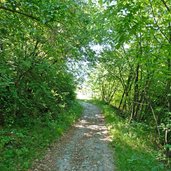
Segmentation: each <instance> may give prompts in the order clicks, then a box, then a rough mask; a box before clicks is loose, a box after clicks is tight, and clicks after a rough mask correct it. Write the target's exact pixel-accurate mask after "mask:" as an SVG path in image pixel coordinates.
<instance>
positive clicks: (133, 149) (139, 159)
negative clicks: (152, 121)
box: [98, 103, 169, 171]
mask: <svg viewBox="0 0 171 171" xmlns="http://www.w3.org/2000/svg"><path fill="white" fill-rule="evenodd" d="M98 104H99V105H100V107H101V108H102V110H103V113H104V116H105V118H106V124H107V127H108V129H109V131H110V135H111V136H112V142H111V148H112V149H113V150H114V154H115V160H116V167H117V169H118V170H121V171H127V170H130V171H134V170H135V171H136V170H139V171H143V170H156V171H157V170H158V171H159V170H160V171H166V170H169V163H167V164H166V166H167V168H165V166H164V164H163V163H160V162H158V161H157V160H158V159H159V156H160V151H157V150H155V149H156V143H154V142H155V133H154V131H153V130H152V129H151V128H149V126H148V125H146V124H143V123H137V122H133V123H131V124H129V123H128V121H127V120H124V119H122V118H120V117H119V116H118V113H117V111H116V110H115V109H113V108H111V107H109V106H108V105H105V104H103V103H98ZM160 159H161V158H160ZM162 160H163V159H162Z"/></svg>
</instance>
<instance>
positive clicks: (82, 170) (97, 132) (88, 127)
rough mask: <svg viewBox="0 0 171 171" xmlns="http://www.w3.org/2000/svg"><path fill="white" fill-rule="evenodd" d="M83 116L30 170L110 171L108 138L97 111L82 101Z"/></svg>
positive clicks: (111, 160) (112, 165)
mask: <svg viewBox="0 0 171 171" xmlns="http://www.w3.org/2000/svg"><path fill="white" fill-rule="evenodd" d="M82 105H83V107H84V114H83V116H82V118H81V119H80V120H79V121H78V123H77V124H75V125H74V127H73V128H72V129H71V130H70V131H69V132H68V133H67V134H66V135H65V136H64V137H63V138H62V139H61V140H60V141H59V142H57V143H56V144H54V145H53V147H52V148H51V149H49V151H48V152H47V155H46V156H45V157H44V159H43V160H42V161H39V162H37V164H36V165H35V167H34V168H33V169H32V171H114V170H115V169H114V164H113V157H112V156H113V154H112V152H111V151H110V149H109V147H108V142H109V140H110V139H109V136H108V134H107V128H106V127H105V125H104V119H103V117H102V115H101V114H100V110H99V109H98V108H97V107H96V106H95V105H92V104H90V103H85V102H82Z"/></svg>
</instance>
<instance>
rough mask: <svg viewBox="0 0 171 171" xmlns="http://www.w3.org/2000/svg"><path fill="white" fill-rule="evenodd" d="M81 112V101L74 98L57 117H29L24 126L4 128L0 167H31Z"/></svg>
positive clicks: (12, 170)
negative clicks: (66, 108)
mask: <svg viewBox="0 0 171 171" xmlns="http://www.w3.org/2000/svg"><path fill="white" fill-rule="evenodd" d="M81 113H82V107H81V105H80V104H79V103H78V102H74V103H73V104H72V105H71V107H70V108H69V109H68V110H65V111H63V112H61V113H60V116H58V117H57V118H56V119H55V120H52V119H49V118H31V119H30V118H27V119H26V118H25V121H24V122H25V123H24V125H23V126H19V125H13V126H11V127H5V128H3V129H1V131H0V136H1V139H0V154H1V155H0V161H1V162H0V170H2V171H20V170H21V171H24V170H28V169H29V168H30V167H31V166H32V163H33V162H34V160H37V159H41V158H42V157H43V156H44V155H43V154H44V152H45V151H46V149H47V148H49V147H50V146H51V144H53V142H54V141H56V140H58V139H59V138H60V137H61V136H62V135H63V134H64V133H65V132H66V131H67V130H68V129H69V128H70V126H71V125H72V124H73V123H74V122H75V121H76V120H77V119H78V118H79V117H80V115H81ZM22 124H23V122H22Z"/></svg>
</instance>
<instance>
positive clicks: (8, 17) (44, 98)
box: [0, 0, 89, 125]
mask: <svg viewBox="0 0 171 171" xmlns="http://www.w3.org/2000/svg"><path fill="white" fill-rule="evenodd" d="M83 7H84V6H83V5H79V4H77V3H76V2H73V1H62V2H56V1H53V0H52V1H51V2H43V1H36V0H33V1H27V0H23V1H18V0H16V1H10V0H5V1H2V2H1V3H0V11H1V13H0V18H1V21H0V58H1V60H0V73H1V74H0V92H1V94H0V125H12V124H15V123H19V124H25V123H23V122H20V121H21V119H22V118H23V117H24V118H25V117H27V118H28V119H29V118H30V117H31V118H32V117H33V118H36V117H44V116H45V115H47V116H48V117H51V118H53V119H55V117H57V115H58V114H59V113H60V112H61V111H62V110H63V109H64V108H67V107H68V106H69V105H70V104H71V103H72V101H73V100H74V99H75V87H76V85H75V82H74V78H73V76H72V74H71V73H69V71H68V68H67V61H68V60H69V59H77V58H79V57H78V56H80V57H81V56H82V51H81V48H83V47H84V46H86V45H87V44H88V42H89V41H88V40H89V38H88V37H87V25H88V23H89V17H88V14H86V13H85V12H84V10H83Z"/></svg>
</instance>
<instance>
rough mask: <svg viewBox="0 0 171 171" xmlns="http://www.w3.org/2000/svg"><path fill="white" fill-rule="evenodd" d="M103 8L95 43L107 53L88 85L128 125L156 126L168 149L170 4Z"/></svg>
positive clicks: (147, 2) (123, 3)
mask: <svg viewBox="0 0 171 171" xmlns="http://www.w3.org/2000/svg"><path fill="white" fill-rule="evenodd" d="M102 6H103V7H102V8H101V13H103V15H102V14H100V15H98V12H97V13H96V14H97V15H98V17H97V18H98V20H99V21H101V22H100V23H102V26H101V28H103V29H102V31H101V29H99V30H98V39H97V40H96V42H98V43H99V44H101V45H102V46H103V52H102V53H101V54H100V55H99V56H98V57H97V59H96V60H97V63H96V65H95V67H94V70H93V71H94V72H92V73H91V78H90V81H89V82H90V83H91V85H92V89H93V90H94V92H95V96H97V97H99V98H100V99H101V100H103V101H105V102H106V103H108V104H112V105H114V106H116V107H117V108H119V110H122V116H123V117H124V118H127V119H128V120H129V122H133V121H138V122H142V123H146V124H148V126H149V127H151V126H152V127H153V129H154V130H156V132H158V136H157V137H156V140H159V141H158V142H159V144H162V146H163V148H164V145H165V144H170V143H171V142H170V140H171V131H170V124H169V123H170V120H171V119H170V115H169V113H170V112H171V96H170V92H171V79H170V75H171V51H170V45H171V18H170V11H171V10H170V9H171V3H170V2H166V1H160V0H157V1H155V2H153V1H151V0H140V1H138V0H134V1H127V0H123V1H116V2H115V3H113V2H112V1H105V2H103V5H102ZM96 26H98V28H100V25H96ZM104 33H105V34H104ZM163 125H164V126H163ZM166 134H167V135H166Z"/></svg>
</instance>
